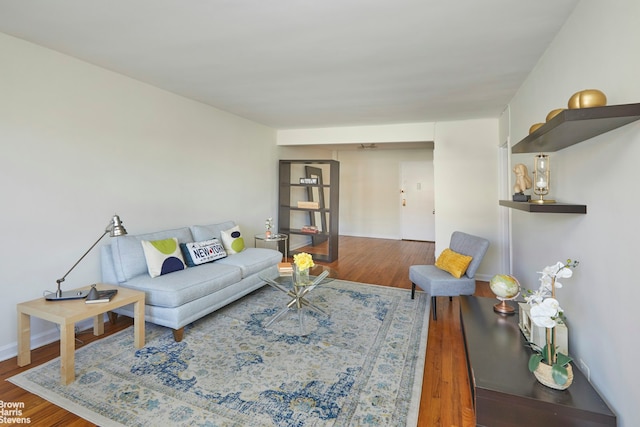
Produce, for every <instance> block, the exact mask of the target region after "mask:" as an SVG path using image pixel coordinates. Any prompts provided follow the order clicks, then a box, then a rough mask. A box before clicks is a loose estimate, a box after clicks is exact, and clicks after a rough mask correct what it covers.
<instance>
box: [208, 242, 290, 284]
mask: <svg viewBox="0 0 640 427" xmlns="http://www.w3.org/2000/svg"><path fill="white" fill-rule="evenodd" d="M280 261H282V253H280V252H278V251H276V250H274V249H266V248H247V249H245V250H244V251H242V252H240V253H237V254H233V255H229V256H228V257H226V258H224V259H221V260H219V261H216V262H215V264H226V265H233V266H236V267H238V268H240V269H241V271H242V278H245V277H248V276H251V275H252V274H255V273H258V272H260V271H262V270H264V269H265V268H268V267H271V266H273V265H276V264H278V263H279V262H280Z"/></svg>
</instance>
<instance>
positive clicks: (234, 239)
mask: <svg viewBox="0 0 640 427" xmlns="http://www.w3.org/2000/svg"><path fill="white" fill-rule="evenodd" d="M220 237H221V238H222V244H223V245H224V249H225V250H226V251H227V253H228V254H237V253H238V252H242V251H244V238H243V237H242V233H241V232H240V226H238V225H236V226H235V227H233V228H230V229H228V230H223V231H221V232H220Z"/></svg>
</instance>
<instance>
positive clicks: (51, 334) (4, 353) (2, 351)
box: [0, 314, 108, 361]
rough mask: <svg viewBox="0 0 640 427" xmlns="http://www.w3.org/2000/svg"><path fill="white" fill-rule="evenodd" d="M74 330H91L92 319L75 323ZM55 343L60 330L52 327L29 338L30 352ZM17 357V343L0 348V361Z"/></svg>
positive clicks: (58, 339) (56, 326)
mask: <svg viewBox="0 0 640 427" xmlns="http://www.w3.org/2000/svg"><path fill="white" fill-rule="evenodd" d="M105 316H106V314H105ZM105 320H108V319H107V318H105ZM76 328H77V330H79V331H84V330H87V329H92V328H93V319H92V318H91V319H84V320H81V321H80V322H78V323H76ZM55 341H60V329H59V328H58V325H53V327H52V328H50V329H48V330H46V331H44V332H41V333H39V334H36V335H33V336H32V337H31V350H35V349H36V348H40V347H42V346H43V345H47V344H51V343H52V342H55ZM17 355H18V341H14V342H12V343H10V344H7V345H5V346H4V347H1V348H0V361H5V360H9V359H11V358H12V357H16V356H17Z"/></svg>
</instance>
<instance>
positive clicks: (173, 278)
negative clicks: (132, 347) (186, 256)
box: [123, 261, 242, 307]
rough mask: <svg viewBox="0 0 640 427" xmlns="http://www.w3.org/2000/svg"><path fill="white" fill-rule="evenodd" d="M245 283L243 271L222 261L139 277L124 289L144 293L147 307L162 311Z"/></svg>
mask: <svg viewBox="0 0 640 427" xmlns="http://www.w3.org/2000/svg"><path fill="white" fill-rule="evenodd" d="M241 279H242V277H241V273H240V269H239V268H238V267H236V266H232V265H224V264H220V262H219V261H216V262H211V263H208V264H203V265H200V266H198V268H187V269H186V270H184V271H180V272H178V273H176V274H165V275H164V276H158V277H156V278H155V279H151V278H150V277H149V276H148V275H146V274H145V275H139V276H136V277H134V278H133V279H131V280H128V281H127V282H126V283H124V284H123V286H126V287H127V288H132V289H136V290H139V291H144V292H145V293H146V297H145V304H146V305H154V306H159V307H179V306H181V305H183V304H186V303H188V302H190V301H194V300H197V299H199V298H202V297H204V296H206V295H209V294H212V293H214V292H217V291H219V290H220V289H223V288H225V287H227V286H230V285H232V284H234V283H237V282H239V281H240V280H241Z"/></svg>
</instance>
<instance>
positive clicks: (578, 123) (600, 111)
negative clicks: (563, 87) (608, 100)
mask: <svg viewBox="0 0 640 427" xmlns="http://www.w3.org/2000/svg"><path fill="white" fill-rule="evenodd" d="M639 119H640V104H623V105H610V106H607V107H593V108H577V109H571V110H564V111H562V112H561V113H560V114H558V115H557V116H555V117H554V118H553V119H551V120H549V121H548V122H547V123H545V124H544V125H542V126H541V127H540V128H539V129H538V130H536V131H535V132H533V133H532V134H530V135H528V136H527V137H526V138H524V139H523V140H522V141H520V142H518V143H517V144H516V145H514V146H513V147H512V148H511V152H512V153H514V154H519V153H540V152H551V151H558V150H562V149H563V148H567V147H570V146H572V145H574V144H577V143H579V142H582V141H585V140H587V139H591V138H593V137H594V136H598V135H601V134H603V133H605V132H609V131H611V130H614V129H617V128H619V127H621V126H624V125H626V124H629V123H631V122H634V121H636V120H639Z"/></svg>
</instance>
